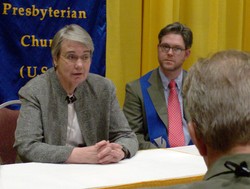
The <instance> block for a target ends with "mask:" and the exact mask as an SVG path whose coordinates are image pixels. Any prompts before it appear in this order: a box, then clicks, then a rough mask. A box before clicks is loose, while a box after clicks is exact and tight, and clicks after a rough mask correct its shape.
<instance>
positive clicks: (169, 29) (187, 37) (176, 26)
mask: <svg viewBox="0 0 250 189" xmlns="http://www.w3.org/2000/svg"><path fill="white" fill-rule="evenodd" d="M172 33H173V34H179V35H181V36H182V38H183V41H184V43H185V48H186V49H189V48H191V46H192V43H193V33H192V31H191V29H190V28H189V27H187V26H185V25H184V24H181V23H180V22H174V23H172V24H169V25H167V26H166V27H164V28H162V29H161V31H160V32H159V34H158V40H159V44H160V43H161V39H162V37H163V36H165V35H167V34H172Z"/></svg>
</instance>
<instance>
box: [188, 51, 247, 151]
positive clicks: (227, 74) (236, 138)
mask: <svg viewBox="0 0 250 189" xmlns="http://www.w3.org/2000/svg"><path fill="white" fill-rule="evenodd" d="M184 95H185V98H186V99H187V106H188V109H189V112H190V115H191V118H192V121H193V122H194V123H195V124H196V126H197V127H196V130H195V132H196V134H197V136H198V137H201V138H202V139H203V140H204V142H205V144H207V145H208V146H210V147H211V148H212V149H214V150H217V151H220V152H227V151H229V150H230V149H231V148H232V147H234V146H237V145H244V144H247V143H249V142H250V54H249V53H247V52H241V51H236V50H228V51H221V52H218V53H215V54H214V55H212V56H211V57H209V58H206V59H200V60H198V62H197V63H196V64H195V65H193V66H192V68H191V69H190V71H189V74H188V77H187V80H186V81H185V84H184Z"/></svg>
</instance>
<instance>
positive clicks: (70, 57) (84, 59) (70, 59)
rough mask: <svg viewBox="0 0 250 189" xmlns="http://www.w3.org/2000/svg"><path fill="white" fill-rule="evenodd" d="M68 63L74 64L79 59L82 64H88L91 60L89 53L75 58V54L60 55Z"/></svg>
mask: <svg viewBox="0 0 250 189" xmlns="http://www.w3.org/2000/svg"><path fill="white" fill-rule="evenodd" d="M61 56H62V57H63V58H64V59H65V60H66V61H67V62H68V63H71V64H76V63H77V61H78V60H79V59H81V61H82V62H83V63H85V62H88V61H89V60H90V59H91V53H87V54H84V55H82V56H77V55H75V54H72V53H69V54H66V55H61Z"/></svg>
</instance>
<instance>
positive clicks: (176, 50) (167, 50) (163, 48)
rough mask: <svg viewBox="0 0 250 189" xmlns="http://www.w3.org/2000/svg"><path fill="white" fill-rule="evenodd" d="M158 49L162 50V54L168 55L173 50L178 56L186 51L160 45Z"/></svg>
mask: <svg viewBox="0 0 250 189" xmlns="http://www.w3.org/2000/svg"><path fill="white" fill-rule="evenodd" d="M158 47H159V48H160V50H161V51H162V52H165V53H168V52H169V51H170V49H172V51H173V53H174V54H176V55H179V54H181V52H182V51H185V50H186V49H182V48H180V47H170V46H169V45H167V44H160V45H158Z"/></svg>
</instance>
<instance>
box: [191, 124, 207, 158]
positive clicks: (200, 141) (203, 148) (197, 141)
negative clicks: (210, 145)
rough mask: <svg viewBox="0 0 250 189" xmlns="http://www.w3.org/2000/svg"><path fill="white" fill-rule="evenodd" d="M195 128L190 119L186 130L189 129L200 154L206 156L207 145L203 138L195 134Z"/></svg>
mask: <svg viewBox="0 0 250 189" xmlns="http://www.w3.org/2000/svg"><path fill="white" fill-rule="evenodd" d="M196 128H197V125H196V123H195V122H193V121H191V122H189V123H188V131H189V134H190V136H191V139H192V141H193V143H194V144H195V146H196V147H197V148H198V150H199V152H200V154H201V155H202V156H206V155H207V146H206V144H205V143H204V139H203V138H202V137H200V136H198V135H197V132H196Z"/></svg>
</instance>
